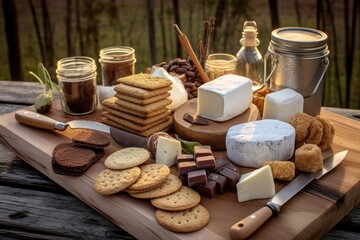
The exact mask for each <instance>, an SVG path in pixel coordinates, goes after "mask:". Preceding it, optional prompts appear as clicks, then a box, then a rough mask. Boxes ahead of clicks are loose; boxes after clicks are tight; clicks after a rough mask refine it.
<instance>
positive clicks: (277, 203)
mask: <svg viewBox="0 0 360 240" xmlns="http://www.w3.org/2000/svg"><path fill="white" fill-rule="evenodd" d="M347 153H348V150H345V151H342V152H339V153H336V154H334V155H333V156H331V157H328V158H327V159H324V166H323V168H322V169H321V170H319V171H317V172H315V173H302V174H300V175H299V176H298V177H296V178H295V179H294V180H293V181H292V182H290V183H289V184H288V185H286V186H285V187H283V188H282V189H281V190H280V191H279V192H278V193H277V194H275V196H274V197H273V198H272V199H271V200H270V201H269V202H267V203H266V204H265V206H264V207H262V208H260V209H259V210H258V211H256V212H254V213H253V214H251V215H249V216H247V217H246V218H244V219H243V220H241V221H239V222H237V223H235V224H234V225H233V226H232V227H231V228H230V231H229V235H230V238H231V239H232V240H240V239H246V238H247V237H249V236H250V235H251V234H252V233H254V232H255V231H256V230H257V229H258V228H259V227H260V226H261V225H262V224H263V223H265V222H266V221H267V220H268V219H269V218H270V217H271V216H272V215H273V214H277V213H279V212H280V208H281V207H282V205H284V204H285V203H286V202H287V201H288V200H290V199H291V198H292V197H293V196H295V195H296V194H297V193H298V192H299V191H300V190H301V189H303V188H304V187H305V186H306V185H308V184H309V183H310V182H311V181H312V180H314V179H319V178H321V177H322V176H324V175H325V174H326V173H328V172H330V171H331V170H332V169H334V168H335V167H336V166H337V165H339V164H340V163H341V161H342V160H343V159H344V158H345V156H346V154H347Z"/></svg>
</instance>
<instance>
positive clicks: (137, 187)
mask: <svg viewBox="0 0 360 240" xmlns="http://www.w3.org/2000/svg"><path fill="white" fill-rule="evenodd" d="M140 169H141V175H140V177H139V179H138V180H137V181H136V182H135V183H134V184H132V185H131V186H129V187H128V188H127V190H129V191H142V190H145V189H152V188H153V187H157V186H159V185H160V184H162V183H164V182H165V179H166V178H167V177H168V176H169V174H170V169H169V167H168V166H165V165H163V164H156V163H155V164H148V165H142V166H140Z"/></svg>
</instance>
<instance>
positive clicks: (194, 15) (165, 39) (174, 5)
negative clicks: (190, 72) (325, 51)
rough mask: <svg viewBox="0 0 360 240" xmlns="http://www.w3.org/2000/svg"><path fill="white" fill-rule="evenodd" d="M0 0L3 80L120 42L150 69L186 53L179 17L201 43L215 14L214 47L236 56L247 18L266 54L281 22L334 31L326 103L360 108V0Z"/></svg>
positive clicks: (0, 77) (193, 40)
mask: <svg viewBox="0 0 360 240" xmlns="http://www.w3.org/2000/svg"><path fill="white" fill-rule="evenodd" d="M0 1H1V7H2V10H0V33H1V34H0V46H1V47H0V56H1V58H0V80H9V79H12V80H24V81H34V80H33V79H32V78H31V77H30V75H29V74H28V71H34V70H35V69H36V66H37V64H38V63H39V62H42V63H44V65H45V66H46V67H47V68H48V69H49V71H50V73H51V74H52V75H53V76H54V79H56V78H55V69H56V62H57V61H58V60H59V59H61V58H64V57H67V56H75V55H84V56H89V57H92V58H94V59H95V60H96V61H97V60H98V58H99V57H98V54H99V51H100V50H101V49H102V48H104V47H108V46H116V45H125V46H131V47H133V48H134V49H135V50H136V58H137V63H136V72H144V71H146V68H147V67H150V66H152V65H153V64H156V63H159V62H163V61H170V60H172V59H174V58H176V57H183V58H184V57H187V56H186V55H185V52H184V51H183V49H182V48H181V45H180V44H179V41H178V40H177V37H176V34H175V32H174V30H173V27H172V24H173V23H176V24H178V25H179V26H180V28H181V29H182V31H183V32H184V34H186V35H187V36H188V38H189V40H190V42H191V44H192V46H193V48H194V49H196V46H197V43H198V41H199V39H200V38H201V36H202V35H203V24H202V23H203V21H204V20H207V19H209V18H210V17H212V16H214V17H215V18H216V21H215V35H214V38H213V42H212V48H211V52H226V53H230V54H233V55H235V54H236V52H237V51H238V50H239V48H240V45H239V40H240V38H241V31H242V26H243V22H244V21H246V20H255V21H256V22H257V25H258V29H259V39H260V41H261V44H260V46H259V49H260V51H261V53H262V54H263V55H265V53H266V52H267V47H268V45H269V41H270V36H271V31H272V30H274V29H276V28H278V27H285V26H302V27H309V28H316V29H319V30H322V31H324V32H325V33H327V34H328V37H329V39H328V45H329V49H330V67H329V69H328V70H327V73H326V78H325V89H324V90H325V91H324V98H323V104H324V105H326V106H336V107H347V108H360V68H359V67H357V66H359V65H360V64H359V63H360V48H359V47H358V46H359V45H360V44H359V43H360V28H359V26H360V23H359V22H360V16H359V15H360V4H359V1H358V0H338V1H335V0H316V1H313V0H290V1H277V0H252V1H250V0H192V1H191V0H182V1H179V0H172V1H169V0H81V1H80V0H60V1H51V0H0ZM98 70H99V71H100V67H99V68H98ZM98 76H100V74H98ZM98 78H99V77H98ZM98 82H99V83H100V82H101V81H100V79H98Z"/></svg>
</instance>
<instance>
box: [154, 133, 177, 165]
mask: <svg viewBox="0 0 360 240" xmlns="http://www.w3.org/2000/svg"><path fill="white" fill-rule="evenodd" d="M180 154H181V143H180V141H178V140H176V139H169V138H166V137H159V138H158V142H157V147H156V155H155V161H156V163H160V164H164V165H166V166H168V167H170V166H172V165H174V164H175V163H176V158H177V156H178V155H180Z"/></svg>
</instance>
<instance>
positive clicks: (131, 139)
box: [15, 110, 147, 148]
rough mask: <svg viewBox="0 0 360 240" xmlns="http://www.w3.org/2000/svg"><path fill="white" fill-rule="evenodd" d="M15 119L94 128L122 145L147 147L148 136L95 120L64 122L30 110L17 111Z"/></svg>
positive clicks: (45, 125) (48, 126)
mask: <svg viewBox="0 0 360 240" xmlns="http://www.w3.org/2000/svg"><path fill="white" fill-rule="evenodd" d="M15 119H16V120H17V121H18V122H20V123H22V124H25V125H29V126H32V127H37V128H42V129H47V130H58V131H64V130H66V129H67V128H68V127H69V128H71V129H76V128H80V129H92V130H96V131H101V132H104V133H108V134H110V135H111V137H112V138H113V139H114V140H115V142H117V143H118V144H119V145H120V146H122V147H142V148H147V138H145V137H142V136H139V135H136V134H133V133H130V132H127V131H124V130H121V129H118V128H114V127H110V126H108V125H105V124H102V123H99V122H95V121H88V120H72V121H70V122H67V123H63V122H59V121H56V120H55V119H52V118H49V117H47V116H45V115H42V114H39V113H36V112H32V111H28V110H18V111H16V112H15Z"/></svg>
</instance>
